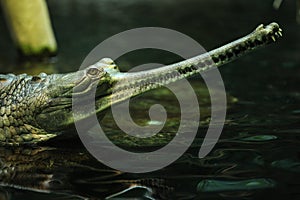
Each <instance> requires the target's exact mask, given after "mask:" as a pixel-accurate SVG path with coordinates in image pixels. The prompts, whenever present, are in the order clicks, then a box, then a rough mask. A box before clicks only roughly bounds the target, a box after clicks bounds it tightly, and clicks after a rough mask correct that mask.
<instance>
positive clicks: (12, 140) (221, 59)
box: [0, 22, 282, 145]
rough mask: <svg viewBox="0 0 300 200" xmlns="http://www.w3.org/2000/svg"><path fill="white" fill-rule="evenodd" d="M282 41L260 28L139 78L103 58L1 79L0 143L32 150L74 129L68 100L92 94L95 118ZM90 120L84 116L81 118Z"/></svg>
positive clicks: (276, 31)
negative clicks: (61, 70)
mask: <svg viewBox="0 0 300 200" xmlns="http://www.w3.org/2000/svg"><path fill="white" fill-rule="evenodd" d="M281 36H282V30H281V28H280V27H279V25H278V24H277V23H274V22H273V23H271V24H269V25H267V26H264V25H259V26H258V27H257V28H256V29H255V30H254V31H253V32H251V33H250V34H248V35H246V36H244V37H242V38H240V39H238V40H235V41H233V42H231V43H228V44H226V45H224V46H222V47H219V48H217V49H215V50H212V51H210V52H208V53H205V54H201V55H199V56H196V57H193V58H190V59H187V60H184V61H181V62H178V63H175V64H171V65H167V66H163V67H160V68H157V69H152V70H147V71H141V72H132V73H122V72H120V71H119V70H118V67H117V65H116V64H115V63H114V62H113V60H111V59H109V58H103V59H102V60H100V61H99V62H97V63H96V64H94V65H91V66H89V67H87V68H86V69H84V70H80V71H77V72H73V73H66V74H51V75H47V74H45V73H41V74H39V75H38V76H30V75H26V74H21V75H13V74H7V75H0V106H1V108H0V143H1V145H20V144H28V143H29V144H35V143H38V142H41V141H46V140H49V139H50V138H53V137H55V136H57V135H60V134H61V133H63V132H64V131H66V130H67V129H69V127H70V126H72V125H73V124H74V118H73V114H72V97H73V98H74V97H75V98H77V97H78V98H81V97H84V96H85V95H88V93H90V92H91V91H92V90H93V89H95V90H96V94H95V98H96V99H95V109H96V113H97V114H98V115H101V114H102V113H103V111H104V110H105V109H107V108H109V107H110V106H111V105H112V104H116V103H118V102H121V101H123V100H125V99H128V98H130V97H133V96H136V95H139V94H142V93H144V92H146V91H148V90H152V89H155V88H158V87H161V86H162V85H165V84H169V83H171V82H175V81H177V80H180V79H183V78H186V77H190V76H192V75H194V74H197V73H199V72H203V71H206V70H209V69H211V68H213V67H214V66H221V65H223V64H226V63H228V62H230V61H232V60H234V59H236V58H238V57H240V56H242V55H244V54H246V53H248V52H251V51H252V50H254V49H257V48H258V47H262V46H265V45H266V44H269V43H272V42H275V41H276V40H277V39H278V38H280V37H281ZM116 83H118V84H116ZM149 83H151V84H149ZM114 86H116V87H114ZM128 91H130V92H128ZM90 115H91V113H82V114H81V116H80V117H81V119H85V118H88V117H89V116H90Z"/></svg>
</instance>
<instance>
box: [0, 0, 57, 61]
mask: <svg viewBox="0 0 300 200" xmlns="http://www.w3.org/2000/svg"><path fill="white" fill-rule="evenodd" d="M0 2H1V5H2V9H3V11H4V13H5V15H6V20H7V24H8V26H9V28H10V32H11V35H12V38H13V40H14V42H15V44H16V45H17V48H18V49H19V50H20V51H21V53H22V54H23V55H24V56H40V55H45V54H46V55H53V54H55V53H56V51H57V44H56V40H55V37H54V34H53V30H52V26H51V22H50V19H49V13H48V8H47V4H46V2H45V0H0Z"/></svg>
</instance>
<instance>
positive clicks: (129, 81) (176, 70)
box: [97, 22, 282, 111]
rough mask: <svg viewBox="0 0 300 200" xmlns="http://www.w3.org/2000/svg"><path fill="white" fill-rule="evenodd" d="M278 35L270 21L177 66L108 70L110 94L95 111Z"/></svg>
mask: <svg viewBox="0 0 300 200" xmlns="http://www.w3.org/2000/svg"><path fill="white" fill-rule="evenodd" d="M281 36H282V30H281V28H280V27H279V25H278V24H277V23H275V22H273V23H270V24H269V25H267V26H264V25H262V24H261V25H259V26H258V27H257V28H256V29H255V30H254V31H253V32H251V33H250V34H248V35H246V36H244V37H242V38H240V39H238V40H235V41H233V42H231V43H228V44H226V45H224V46H221V47H219V48H217V49H215V50H212V51H209V52H207V53H205V54H201V55H199V56H196V57H193V58H190V59H187V60H184V61H181V62H179V63H175V64H171V65H167V66H163V67H160V68H157V69H152V70H147V71H141V72H132V73H122V72H119V71H111V73H110V72H109V74H110V78H111V81H112V82H114V83H116V84H114V85H113V88H112V89H111V94H110V95H108V96H105V97H104V99H103V100H104V101H105V102H107V103H106V104H103V103H101V104H98V107H97V109H98V111H101V110H103V109H105V108H106V107H108V106H110V105H111V104H115V103H118V102H121V101H123V100H125V99H128V98H130V97H133V96H136V95H139V94H141V93H143V92H146V91H148V90H151V89H155V88H158V87H161V86H162V85H166V84H169V83H171V82H175V81H178V80H180V79H183V78H186V77H190V76H192V75H194V74H197V73H201V72H205V71H207V70H210V69H212V68H214V67H218V66H221V65H224V64H226V63H228V62H231V61H233V60H235V59H237V58H239V57H241V56H243V55H245V54H247V53H249V52H252V51H253V50H255V49H258V48H260V47H262V46H265V45H267V44H270V43H273V42H275V41H277V39H278V38H280V37H281ZM106 60H107V59H106ZM111 62H112V61H111Z"/></svg>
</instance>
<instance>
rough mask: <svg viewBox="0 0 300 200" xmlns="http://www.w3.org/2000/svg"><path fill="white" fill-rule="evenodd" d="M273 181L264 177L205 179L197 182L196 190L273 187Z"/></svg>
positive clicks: (215, 190) (212, 190)
mask: <svg viewBox="0 0 300 200" xmlns="http://www.w3.org/2000/svg"><path fill="white" fill-rule="evenodd" d="M275 185H276V183H275V181H273V180H272V179H266V178H257V179H248V180H241V181H233V180H229V181H226V180H214V179H205V180H202V181H200V182H199V183H198V185H197V191H198V192H226V191H237V190H257V189H267V188H274V187H275Z"/></svg>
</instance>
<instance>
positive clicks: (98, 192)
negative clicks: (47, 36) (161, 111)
mask: <svg viewBox="0 0 300 200" xmlns="http://www.w3.org/2000/svg"><path fill="white" fill-rule="evenodd" d="M48 2H49V9H50V12H51V16H52V20H53V25H54V29H55V32H56V36H57V40H58V43H59V48H60V51H59V55H58V60H57V62H56V63H53V64H45V63H39V64H35V65H40V66H43V67H46V68H44V70H46V71H49V72H69V71H74V70H77V69H78V68H79V66H80V64H81V62H82V61H83V59H84V57H85V56H86V55H87V54H88V53H89V51H90V50H92V49H93V48H94V47H95V46H96V45H97V44H98V43H99V42H101V41H103V40H104V39H106V38H108V37H110V36H112V35H114V34H116V33H119V32H121V31H124V30H127V29H131V28H137V27H144V26H157V27H165V28H171V29H174V30H177V31H180V32H182V33H184V34H186V35H188V36H190V37H192V38H194V39H195V40H197V41H198V42H199V43H200V44H201V45H203V46H204V47H205V48H206V49H208V50H210V49H213V48H214V47H217V46H220V45H221V44H225V43H226V42H229V41H232V40H233V39H235V38H238V37H239V36H242V35H244V34H246V33H248V32H249V31H251V30H252V29H253V28H254V27H256V26H257V25H258V24H260V23H265V24H266V23H269V22H272V21H276V22H278V23H279V24H280V25H281V26H282V29H283V30H284V37H283V38H282V39H281V40H280V41H279V42H277V43H276V44H273V45H271V46H268V47H266V48H264V49H261V50H259V51H257V52H254V53H252V54H250V55H247V56H245V57H243V58H241V59H239V60H238V61H235V62H233V63H230V64H227V65H226V66H224V67H222V68H220V72H221V74H222V77H223V80H224V84H225V87H226V92H227V94H228V95H230V96H231V97H229V99H231V100H230V101H229V109H228V113H227V117H226V124H225V127H224V130H223V132H222V135H221V138H220V140H219V142H218V143H217V145H216V146H215V147H214V149H213V151H212V152H211V153H210V154H209V155H208V156H207V157H205V158H203V159H199V158H198V157H197V153H198V149H199V144H200V145H201V141H202V138H201V136H200V137H198V138H197V139H196V140H195V142H194V145H193V147H192V148H190V149H189V150H188V151H187V153H186V154H184V155H183V156H182V157H181V158H180V159H178V160H177V161H176V162H175V163H173V164H172V165H170V166H168V167H166V168H164V169H161V170H158V171H155V172H151V173H145V174H130V173H124V172H120V171H117V170H114V169H110V168H108V167H106V166H104V165H103V164H101V163H100V162H98V161H97V160H95V159H94V158H93V157H92V156H91V155H89V154H88V153H87V151H86V150H85V148H84V147H82V146H81V145H80V142H79V141H77V140H76V139H74V141H73V140H71V141H69V144H59V143H58V144H57V145H49V146H43V147H36V148H29V147H26V148H13V149H5V148H0V151H1V154H0V158H1V159H0V164H1V170H0V172H1V173H0V182H1V185H3V187H1V188H0V199H41V198H43V199H82V198H91V199H105V198H108V199H263V198H270V199H271V198H272V199H299V198H300V192H299V190H300V183H298V180H299V178H300V106H299V105H300V86H299V78H300V56H299V53H300V51H299V49H300V25H297V24H296V21H295V12H296V11H295V2H293V1H284V3H283V4H282V7H281V9H280V10H279V11H275V10H273V8H272V0H267V1H259V0H255V1H240V0H231V1H221V0H210V1H208V0H207V1H206V0H205V1H196V0H179V1H176V2H175V1H171V0H164V1H158V0H154V1H127V2H125V1H117V0H113V1H107V0H103V1H95V0H88V1H79V0H76V1H71V0H64V1H62V2H60V1H54V0H52V1H48ZM0 23H1V26H0V30H1V37H0V49H1V54H0V67H1V72H3V73H6V72H15V73H17V72H21V71H30V66H31V65H33V64H30V63H25V64H24V63H21V64H20V63H18V62H17V59H16V52H15V50H14V48H13V46H12V44H11V39H10V38H9V36H8V33H7V30H6V29H5V24H4V22H3V19H2V17H1V20H0ZM145 55H146V56H145ZM177 59H178V58H177V57H174V56H172V55H171V54H168V53H165V52H158V51H144V52H136V54H130V55H128V56H127V57H126V56H124V57H122V58H121V59H120V60H118V61H117V64H118V65H119V66H120V68H122V69H123V70H128V69H130V66H135V65H137V64H141V63H149V62H157V63H170V62H175V61H177ZM17 67H18V68H19V69H17ZM20 67H23V68H22V69H20ZM38 70H40V69H36V70H35V72H37V71H38ZM199 79H200V78H199V77H196V78H194V79H193V81H192V82H193V87H195V88H196V91H202V90H205V89H203V86H201V84H200V83H199V82H200V81H198V80H199ZM157 95H162V96H161V97H162V98H157ZM206 96H207V95H206ZM172 97H173V96H172V95H171V94H170V95H169V94H164V93H163V94H162V91H158V92H156V93H150V95H149V94H148V95H145V96H144V97H141V98H140V99H136V100H135V101H134V103H136V106H133V110H132V115H133V116H135V119H136V120H140V121H142V122H145V121H147V120H148V112H147V109H145V105H146V106H149V105H151V104H153V103H161V104H163V105H164V104H166V105H169V106H170V108H169V110H171V112H173V113H172V114H173V115H174V117H173V118H172V120H171V122H170V123H168V124H166V127H165V129H164V130H165V132H170V133H171V132H174V129H175V128H174V126H176V124H178V123H177V121H178V119H179V117H178V116H180V115H179V114H180V113H179V109H178V108H177V106H178V105H176V103H174V102H175V101H174V102H173V101H172ZM232 97H235V98H237V99H238V101H237V102H235V103H233V102H232ZM170 101H171V102H170ZM200 105H201V109H202V111H203V112H204V114H203V113H201V114H203V115H202V121H201V124H202V125H201V126H200V127H199V133H200V132H203V131H206V129H207V123H206V122H205V121H206V120H207V113H208V112H209V109H208V108H209V106H210V103H209V102H208V101H207V97H206V98H205V95H204V97H203V98H202V102H201V101H200ZM141 110H144V112H142V111H141ZM102 123H104V124H105V125H106V126H107V130H109V131H110V134H112V135H113V134H114V132H118V129H117V128H116V127H115V125H114V124H113V122H112V121H111V116H110V114H109V113H108V115H107V116H106V118H104V121H103V122H102ZM73 143H74V144H73Z"/></svg>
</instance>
